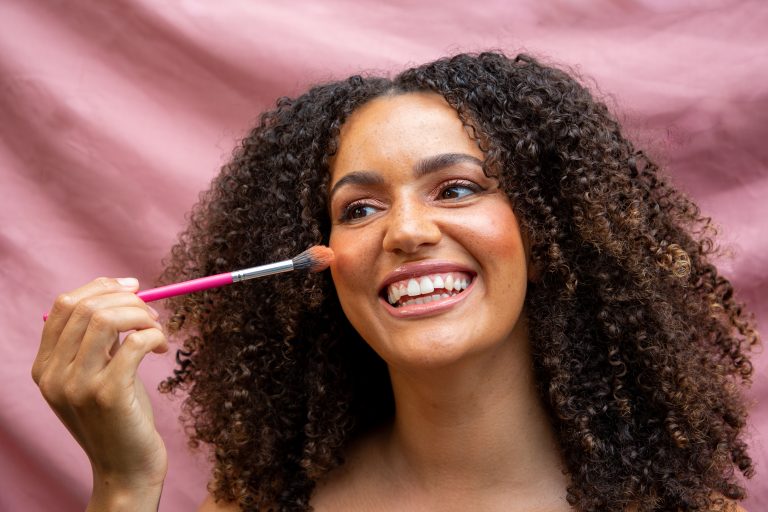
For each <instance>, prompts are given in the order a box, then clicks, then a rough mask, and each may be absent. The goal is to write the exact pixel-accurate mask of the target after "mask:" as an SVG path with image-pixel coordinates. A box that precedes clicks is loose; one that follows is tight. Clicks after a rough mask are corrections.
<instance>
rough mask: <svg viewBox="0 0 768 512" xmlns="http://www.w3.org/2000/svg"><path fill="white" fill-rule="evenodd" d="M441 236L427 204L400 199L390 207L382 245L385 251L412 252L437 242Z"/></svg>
mask: <svg viewBox="0 0 768 512" xmlns="http://www.w3.org/2000/svg"><path fill="white" fill-rule="evenodd" d="M442 236H443V234H442V231H441V230H440V226H439V225H438V223H437V222H436V219H435V218H434V215H433V214H432V212H431V211H430V208H429V207H428V206H426V205H419V204H416V202H408V201H402V202H400V203H398V204H393V205H392V206H391V207H390V210H389V215H388V219H387V226H386V233H385V234H384V240H383V242H382V245H383V248H384V250H385V251H387V252H402V253H414V252H416V251H418V250H419V249H421V248H423V247H425V246H429V245H434V244H437V243H438V242H439V241H440V239H441V238H442Z"/></svg>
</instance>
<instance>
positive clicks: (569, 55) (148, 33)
mask: <svg viewBox="0 0 768 512" xmlns="http://www.w3.org/2000/svg"><path fill="white" fill-rule="evenodd" d="M413 4H414V5H409V2H405V1H403V0H401V1H399V2H398V1H393V2H390V3H388V4H386V5H385V4H383V3H381V2H378V1H354V0H331V1H326V2H314V1H311V0H303V1H282V2H263V3H262V2H250V1H247V0H238V1H230V2H204V1H203V0H187V1H184V2H151V1H149V0H144V1H139V0H135V1H125V0H120V1H111V2H61V1H53V0H51V1H48V2H45V1H37V2H30V1H25V0H15V1H14V0H5V1H4V2H2V3H0V87H1V88H2V93H1V94H0V169H1V171H0V199H1V201H0V226H1V227H0V263H1V264H0V285H1V286H2V290H3V292H4V293H2V295H0V325H2V328H3V331H2V332H3V335H2V336H1V337H0V354H1V355H2V357H1V358H0V386H1V387H2V393H0V481H2V484H1V486H0V488H1V489H2V490H0V510H29V511H32V510H45V511H48V510H57V511H70V510H71V511H74V510H81V509H82V508H83V506H84V503H85V502H86V500H87V497H88V495H89V490H90V470H89V465H88V462H87V460H86V458H85V456H84V455H83V454H82V453H81V451H80V449H79V447H78V446H77V445H76V444H75V443H74V441H72V440H71V438H70V436H69V434H68V433H67V431H66V430H65V429H64V428H63V427H62V426H61V425H60V424H59V422H58V420H57V419H56V417H55V415H54V414H53V413H52V412H51V411H50V410H49V409H48V407H47V405H46V404H45V402H44V400H43V399H42V398H41V397H40V395H39V393H38V391H37V389H36V387H35V386H34V384H33V382H32V380H31V378H30V376H29V370H30V367H31V364H32V360H33V358H34V355H35V352H36V348H37V344H38V340H39V332H40V329H41V318H40V315H41V313H42V312H43V311H45V310H46V309H47V308H48V307H49V305H50V303H51V301H52V300H53V298H54V297H55V295H56V294H57V293H58V292H60V291H63V290H67V289H71V288H73V287H75V286H78V285H79V284H80V283H83V282H85V281H88V280H90V279H91V278H93V277H95V276H98V275H111V276H129V275H135V276H137V277H139V278H140V279H142V280H143V281H144V283H145V284H147V285H148V284H150V283H151V280H152V279H153V278H154V277H155V276H156V275H157V273H158V271H159V268H160V266H159V261H160V258H161V257H162V256H163V255H164V254H165V251H166V250H167V249H168V247H169V246H170V244H171V242H172V240H173V239H174V236H175V234H176V233H177V231H178V230H179V228H180V227H181V226H182V224H183V216H184V213H185V211H186V210H187V209H188V208H189V207H190V206H191V205H192V203H193V202H194V201H195V199H196V196H197V193H198V191H199V190H201V189H203V188H204V187H205V186H206V184H207V183H208V182H209V180H210V179H211V177H212V176H213V175H214V174H215V173H216V172H217V169H218V167H219V166H220V165H221V164H222V163H223V162H224V161H225V160H226V159H227V156H228V155H229V154H230V151H231V148H232V147H233V146H234V144H235V142H236V140H237V139H238V137H239V136H240V135H241V134H243V133H244V131H245V130H246V128H247V127H248V126H249V125H250V124H251V123H252V122H253V121H254V119H255V118H256V117H257V114H258V113H259V112H260V111H261V110H262V109H263V108H265V107H268V106H270V105H271V104H272V102H273V100H274V99H275V98H276V97H277V96H279V95H285V94H295V93H298V92H300V91H301V90H303V89H304V88H305V87H306V86H307V85H308V84H310V83H314V82H319V81H324V80H326V79H329V78H332V77H341V76H345V75H347V74H349V73H352V72H357V71H363V70H373V71H387V70H398V69H400V68H402V67H403V66H405V65H407V64H409V63H419V62H422V61H425V60H427V59H433V58H436V57H439V56H441V55H444V54H446V53H452V52H455V51H470V50H478V49H487V48H500V49H504V50H506V51H509V52H514V51H516V50H520V49H524V50H526V51H529V52H532V53H534V54H536V55H539V56H543V57H545V58H547V59H548V60H549V61H551V62H554V63H560V64H564V65H569V66H575V67H576V68H577V69H578V70H580V72H581V73H583V75H584V76H585V77H586V78H587V79H589V80H592V79H594V80H595V81H596V83H597V84H599V87H600V90H602V91H604V92H605V93H607V94H608V101H609V102H610V103H611V104H612V105H614V109H615V110H616V111H617V112H619V114H620V116H621V117H622V119H623V120H624V122H625V124H626V126H627V127H628V129H629V130H630V132H632V133H634V134H635V137H636V139H638V140H640V141H643V143H642V144H641V145H645V146H650V147H651V148H653V149H652V151H651V152H652V154H655V155H657V157H658V158H659V159H660V160H661V161H662V162H664V164H665V165H666V167H667V169H669V172H670V173H671V174H673V176H674V177H675V178H676V181H677V182H678V183H679V184H680V185H681V186H682V187H683V188H685V189H686V190H688V191H689V193H690V194H691V195H692V196H693V197H694V198H696V199H697V200H698V201H699V203H700V204H701V205H702V207H703V210H704V211H705V212H706V213H708V214H710V215H712V216H713V217H714V218H715V219H716V220H717V221H718V222H719V224H720V225H721V226H722V228H723V240H724V241H725V242H726V243H727V244H729V246H730V247H731V248H732V252H733V257H732V258H731V259H730V260H727V261H724V262H723V268H724V269H725V270H726V271H727V273H728V274H729V275H730V276H731V277H732V279H733V280H734V281H735V282H736V284H737V285H738V287H739V290H740V296H741V298H742V299H744V300H746V301H747V302H748V303H749V304H750V305H751V307H752V308H753V309H754V310H755V312H756V313H757V314H758V318H760V319H761V325H762V327H763V329H762V331H763V332H765V331H766V329H765V327H766V323H765V322H766V318H768V316H766V309H767V306H766V301H765V295H764V293H763V288H764V287H765V286H766V284H768V283H767V282H766V277H765V274H764V271H765V269H766V259H767V258H766V253H768V232H767V231H766V230H765V220H764V219H765V217H766V216H767V215H768V206H766V205H767V204H768V202H767V201H766V200H765V199H764V197H765V196H766V195H768V166H767V162H768V144H766V143H765V139H766V137H768V31H766V27H768V3H766V2H762V1H727V0H723V1H715V0H681V1H677V2H675V1H667V0H646V1H632V0H628V1H622V2H613V1H605V0H601V1H595V0H583V1H564V0H552V1H549V2H537V1H535V0H531V1H519V2H508V1H501V0H498V1H495V2H486V3H485V4H482V3H480V2H464V1H460V0H429V1H420V2H413ZM416 4H418V5H416ZM481 5H483V7H482V8H481V7H480V6H481ZM646 143H647V144H646ZM767 361H768V359H767V358H766V356H761V357H758V358H757V359H756V376H755V385H754V387H753V390H752V394H753V395H754V397H755V399H756V406H755V409H754V414H753V417H752V418H753V419H752V426H751V431H752V433H753V434H752V435H753V448H752V453H753V455H754V457H756V459H757V464H758V476H757V478H755V479H754V480H753V481H751V482H750V484H749V490H750V492H751V497H750V499H749V501H748V502H747V503H746V506H747V508H749V509H751V510H752V511H759V510H768V489H766V485H765V484H764V483H761V482H766V481H768V479H767V478H766V463H768V449H767V448H766V441H765V439H766V437H765V433H766V432H768V404H766V403H765V402H761V401H760V397H761V396H763V395H764V394H765V392H766V391H767V390H768V389H767V388H768V362H767ZM172 367H173V357H172V356H171V355H164V356H150V357H149V358H148V359H147V360H146V361H145V363H144V364H143V366H142V368H141V374H142V376H143V378H144V380H145V382H146V383H147V385H148V387H149V388H153V387H154V386H155V385H156V384H157V383H158V382H159V381H160V380H161V379H162V378H163V376H165V375H167V374H168V373H169V372H170V370H171V368H172ZM152 398H153V401H154V404H155V411H156V416H157V422H158V428H159V429H160V430H161V432H162V433H163V435H164V437H165V439H166V442H167V444H168V445H169V448H170V456H171V461H170V476H169V478H168V481H167V483H166V486H165V492H164V495H163V498H162V503H161V510H166V511H171V510H190V509H193V508H194V507H196V506H197V505H198V504H199V503H200V501H201V500H202V498H203V496H204V493H205V482H206V480H207V472H208V467H207V464H206V462H205V458H204V457H203V456H200V455H194V454H190V453H189V452H188V451H187V449H186V447H185V439H184V436H183V433H182V432H181V429H180V427H179V425H178V422H177V421H176V417H177V413H178V400H176V401H170V400H169V399H168V398H167V397H164V396H161V395H158V394H157V393H154V394H153V395H152Z"/></svg>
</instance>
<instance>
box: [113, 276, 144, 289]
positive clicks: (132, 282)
mask: <svg viewBox="0 0 768 512" xmlns="http://www.w3.org/2000/svg"><path fill="white" fill-rule="evenodd" d="M117 282H118V283H119V284H120V286H124V287H125V288H136V287H137V286H139V280H138V279H136V278H135V277H119V278H118V279H117Z"/></svg>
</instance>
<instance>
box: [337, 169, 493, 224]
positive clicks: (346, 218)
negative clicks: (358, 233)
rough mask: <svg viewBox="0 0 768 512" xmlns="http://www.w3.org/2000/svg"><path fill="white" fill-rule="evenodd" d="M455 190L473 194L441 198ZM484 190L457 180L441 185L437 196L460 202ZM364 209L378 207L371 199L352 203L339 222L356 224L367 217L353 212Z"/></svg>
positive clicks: (442, 199)
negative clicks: (466, 190)
mask: <svg viewBox="0 0 768 512" xmlns="http://www.w3.org/2000/svg"><path fill="white" fill-rule="evenodd" d="M455 188H466V189H469V190H470V191H471V192H472V193H471V194H466V195H464V196H461V197H451V198H441V197H440V196H441V195H442V194H444V193H445V192H446V191H448V190H450V189H455ZM484 190H485V188H483V187H481V186H480V185H478V184H477V183H474V182H472V181H468V180H458V179H457V180H450V181H448V182H446V183H443V184H441V185H440V187H439V188H438V190H437V194H436V196H437V198H438V200H439V201H459V200H461V199H463V198H464V197H467V195H473V194H477V193H478V192H483V191H484ZM362 208H376V206H374V205H372V204H371V201H370V200H369V199H360V200H357V201H354V202H352V203H350V204H348V205H347V206H345V207H344V209H343V210H342V212H341V216H340V217H339V221H340V222H354V221H356V220H360V219H363V218H365V217H367V215H363V216H361V217H352V212H353V211H355V210H357V209H362Z"/></svg>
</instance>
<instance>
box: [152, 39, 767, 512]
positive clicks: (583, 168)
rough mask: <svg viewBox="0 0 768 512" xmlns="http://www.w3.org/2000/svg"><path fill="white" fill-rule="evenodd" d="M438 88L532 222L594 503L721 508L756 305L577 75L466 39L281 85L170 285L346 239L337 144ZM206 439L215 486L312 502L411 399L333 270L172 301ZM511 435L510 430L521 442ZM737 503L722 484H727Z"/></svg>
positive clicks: (554, 371) (544, 308)
mask: <svg viewBox="0 0 768 512" xmlns="http://www.w3.org/2000/svg"><path fill="white" fill-rule="evenodd" d="M412 91H431V92H434V93H437V94H440V95H442V96H443V97H444V98H445V100H446V101H447V102H448V103H449V104H450V105H451V106H452V107H453V108H454V109H455V110H456V111H457V112H458V114H459V116H460V118H461V120H462V122H463V123H464V124H465V126H466V127H467V128H468V129H469V130H470V133H471V134H473V137H474V138H475V139H476V140H477V142H478V143H479V145H480V148H481V149H482V150H483V152H484V153H485V155H486V159H485V162H484V170H485V172H486V173H488V174H489V175H494V176H496V177H498V179H499V181H500V184H501V187H502V189H503V190H504V191H506V193H507V194H508V196H509V198H510V199H511V203H512V205H513V209H514V212H515V214H516V215H517V216H518V218H519V219H520V222H521V224H522V227H523V228H524V229H525V231H526V232H527V233H528V236H529V238H530V242H531V254H532V258H533V261H534V262H535V265H536V267H537V269H538V270H537V273H538V274H539V275H538V278H537V279H536V280H535V282H534V283H531V284H530V285H529V288H528V291H527V295H526V299H525V308H526V311H527V316H528V317H529V322H530V326H529V330H530V333H529V334H530V343H531V346H532V353H533V360H534V367H535V372H536V378H537V382H538V390H539V393H540V397H541V400H542V401H543V403H544V404H545V406H546V408H547V410H548V412H549V414H550V417H551V421H552V425H553V429H554V431H555V433H556V435H557V437H558V440H559V443H560V446H561V449H562V451H563V457H564V460H565V462H566V470H567V472H568V476H569V478H570V485H569V487H568V490H567V499H568V502H569V503H570V504H571V505H572V506H573V507H574V508H575V509H576V510H581V511H597V510H600V511H621V510H625V508H626V507H627V506H629V505H630V504H634V505H636V506H637V507H638V509H639V510H641V511H646V510H648V511H649V510H710V509H711V507H715V506H716V505H717V504H716V503H715V501H717V500H716V499H715V498H714V497H715V496H722V497H726V498H729V499H742V498H743V497H744V496H745V490H744V488H743V486H742V485H741V484H740V482H741V476H740V475H739V474H738V473H737V472H736V471H735V469H736V468H738V470H739V472H740V473H741V474H742V475H744V476H746V477H748V478H749V477H751V476H752V474H753V473H754V468H753V464H752V460H751V458H750V457H749V455H748V453H747V446H746V443H745V441H744V427H745V424H746V417H747V410H746V405H745V399H744V397H743V396H742V392H743V388H744V386H745V385H746V384H748V383H749V382H750V379H751V374H752V365H751V363H750V360H749V356H748V353H749V351H750V349H751V347H752V346H753V345H755V344H757V343H758V342H759V339H758V335H757V332H756V330H755V328H754V320H753V319H752V317H751V316H750V315H749V314H748V313H747V312H746V311H745V309H744V308H743V306H742V305H741V304H740V303H739V302H737V301H736V300H735V299H734V295H733V288H732V286H731V284H730V282H729V281H728V280H727V279H726V278H725V277H723V276H721V275H720V274H719V273H718V271H717V268H716V267H715V265H714V264H713V263H712V261H711V257H712V256H713V254H714V253H715V251H716V246H715V244H714V242H713V237H714V230H713V228H712V225H711V221H710V219H709V218H706V217H703V216H702V215H701V213H700V211H699V209H698V207H697V206H696V205H695V204H694V203H693V202H692V201H691V200H689V199H687V198H686V197H685V196H684V195H683V194H681V193H680V192H678V191H677V190H675V189H674V188H673V187H672V186H671V185H670V184H669V182H668V181H667V180H666V179H665V178H664V177H663V175H662V173H661V172H660V170H659V168H658V167H657V166H656V165H655V164H654V163H653V162H652V161H651V160H650V159H649V158H648V157H647V156H646V155H645V154H644V153H643V152H642V151H639V150H636V149H635V147H634V146H633V144H632V143H631V142H630V141H628V140H627V139H626V138H625V137H624V135H623V134H622V131H621V127H620V126H619V123H618V122H617V121H616V120H615V119H614V117H613V116H612V115H611V113H610V112H609V110H608V108H607V107H606V106H605V105H604V104H603V103H602V102H600V101H599V100H596V99H595V98H594V97H593V95H592V94H591V93H590V92H589V90H588V89H587V88H586V87H584V86H583V85H581V84H580V83H579V81H577V80H576V79H574V78H572V77H571V76H570V75H569V74H568V73H566V72H563V71H561V70H558V69H555V68H553V67H550V66H545V65H543V64H541V63H539V62H538V61H537V60H536V59H534V58H532V57H529V56H526V55H518V56H517V57H515V58H508V57H506V56H505V55H503V54H501V53H495V52H488V53H482V54H478V55H475V54H461V55H456V56H453V57H450V58H445V59H441V60H438V61H435V62H432V63H429V64H426V65H423V66H420V67H416V68H413V69H409V70H406V71H404V72H402V73H400V74H399V75H397V76H395V77H394V78H381V77H362V76H353V77H351V78H349V79H346V80H343V81H338V82H334V83H328V84H324V85H320V86H316V87H314V88H312V89H311V90H309V91H308V92H307V93H305V94H303V95H302V96H299V97H298V98H295V99H291V98H281V99H279V100H278V101H277V105H276V108H275V109H273V110H271V111H269V112H266V113H264V114H262V115H261V117H260V119H259V122H258V125H257V126H256V127H255V128H254V129H253V130H252V131H251V132H250V133H249V134H248V135H247V136H246V137H245V139H244V140H243V141H242V144H241V145H240V146H239V147H238V148H237V149H236V151H235V152H234V156H233V158H232V160H231V161H230V162H229V163H228V164H227V165H225V166H224V168H223V169H222V171H221V173H220V174H219V175H218V176H217V177H216V178H215V180H214V181H213V183H212V186H211V188H210V189H209V190H208V191H207V192H205V193H203V194H202V195H201V197H200V201H199V203H198V204H197V205H196V206H195V208H194V209H193V211H192V213H191V215H190V218H189V225H188V227H187V228H186V230H185V231H184V232H183V233H182V234H181V235H180V238H179V241H178V243H177V244H176V245H175V246H174V247H173V249H172V251H171V253H170V256H169V258H168V261H167V266H166V269H165V271H164V273H163V275H162V277H161V281H162V282H172V281H177V280H180V279H188V278H192V277H197V276H200V275H207V274H214V273H219V272H225V271H229V270H233V269H236V268H242V267H248V266H252V265H254V264H257V263H259V262H270V261H277V260H282V259H289V258H291V257H293V256H295V255H296V254H298V253H299V252H301V251H302V250H304V249H306V248H307V247H310V246H313V245H316V244H327V243H328V239H329V234H330V219H329V217H328V213H327V189H328V181H329V160H330V159H331V158H332V156H333V155H334V153H335V151H336V149H337V146H338V139H339V132H340V129H341V127H342V125H343V124H344V122H345V120H346V119H347V118H348V117H349V115H350V114H351V113H352V112H354V111H355V110H356V109H357V108H359V107H360V106H361V105H363V104H365V103H366V102H368V101H370V100H372V99H373V98H376V97H379V96H382V95H391V94H402V93H407V92H412ZM169 308H170V310H171V311H172V315H171V318H170V320H169V331H170V332H171V333H174V334H175V335H176V336H177V337H180V338H182V339H183V346H182V348H181V349H180V350H179V351H178V354H177V362H178V368H177V369H176V371H175V372H174V376H173V377H170V378H169V379H168V380H167V381H166V382H164V383H163V384H162V385H161V390H163V391H166V392H169V391H173V390H176V389H181V390H184V391H186V392H187V393H188V396H187V398H186V400H185V402H184V409H183V419H184V421H185V422H186V424H187V428H188V431H189V434H190V444H191V445H192V446H198V445H199V444H200V443H205V444H209V445H211V447H212V448H213V450H212V457H213V459H214V463H215V464H214V470H213V478H212V482H211V484H210V486H209V487H210V491H211V492H212V493H213V494H214V496H215V497H216V498H217V499H225V500H230V501H235V502H237V503H238V504H239V505H240V507H242V509H243V510H267V509H277V510H309V509H310V505H309V502H310V497H311V494H312V492H313V489H314V487H315V484H316V482H317V481H318V480H319V479H321V478H322V477H323V475H325V474H326V473H327V472H329V471H330V470H332V469H333V468H335V467H337V466H339V465H340V464H342V463H343V458H342V453H343V449H344V448H345V446H346V445H347V443H348V442H349V441H350V440H351V439H352V438H353V437H354V436H356V435H359V434H362V433H365V432H367V431H368V430H369V429H371V428H372V427H373V426H375V425H378V424H381V423H382V422H384V421H386V420H387V419H389V418H391V417H392V415H393V414H394V405H393V403H394V402H393V397H392V391H391V387H390V382H389V376H388V373H387V369H386V365H385V363H384V362H383V361H382V360H381V359H380V358H379V357H378V356H376V355H375V354H374V352H373V351H372V350H371V349H370V348H369V347H368V346H367V345H366V343H365V342H364V340H362V338H361V337H360V336H359V335H358V334H357V332H356V331H355V330H354V329H353V328H352V326H351V325H350V324H349V322H348V320H347V319H346V317H345V316H344V314H343V312H342V310H341V307H340V305H339V301H338V298H337V296H336V291H335V288H334V286H333V282H332V280H331V278H330V275H329V273H327V272H325V273H322V274H299V273H293V274H287V275H281V276H277V277H270V278H264V279H261V280H259V282H258V283H255V284H251V283H243V284H239V285H237V286H231V287H225V288H220V289H215V290H209V291H206V292H202V293H199V294H192V295H186V296H183V297H177V298H175V299H173V300H172V301H171V302H170V305H169ZM512 435H514V434H513V433H510V436H512ZM721 501H722V500H721Z"/></svg>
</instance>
